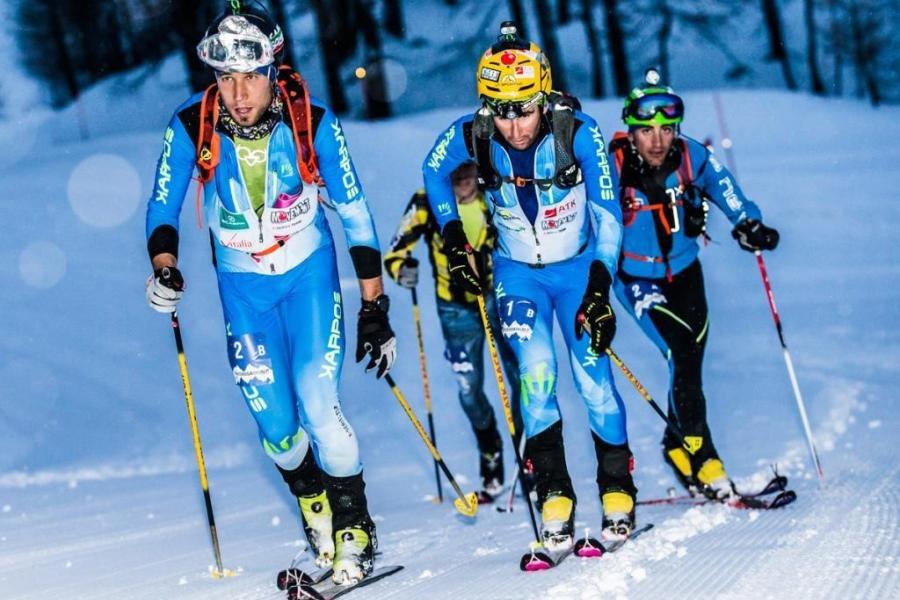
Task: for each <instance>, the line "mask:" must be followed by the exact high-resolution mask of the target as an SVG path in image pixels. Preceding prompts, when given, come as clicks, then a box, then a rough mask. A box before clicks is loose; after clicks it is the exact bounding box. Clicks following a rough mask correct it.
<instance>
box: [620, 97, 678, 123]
mask: <svg viewBox="0 0 900 600" xmlns="http://www.w3.org/2000/svg"><path fill="white" fill-rule="evenodd" d="M683 119H684V102H682V100H681V98H679V97H678V96H676V95H675V94H668V93H667V94H647V95H646V96H641V97H639V98H635V99H634V100H631V101H630V102H628V104H626V105H625V108H623V109H622V120H623V121H625V124H626V125H642V124H647V123H659V124H660V125H671V124H674V123H680V122H681V121H682V120H683Z"/></svg>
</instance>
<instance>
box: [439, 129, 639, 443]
mask: <svg viewBox="0 0 900 600" xmlns="http://www.w3.org/2000/svg"><path fill="white" fill-rule="evenodd" d="M472 120H473V116H472V115H467V116H464V117H462V118H460V119H459V120H457V121H456V122H455V123H454V124H453V125H451V126H450V128H449V129H447V130H446V132H444V133H443V134H442V135H441V136H439V137H438V139H437V142H436V143H435V145H434V147H433V148H432V150H431V152H430V153H429V155H428V157H427V158H426V159H425V162H424V164H423V166H422V169H423V171H424V177H425V187H426V190H427V193H428V198H429V201H430V202H431V206H432V210H433V212H434V214H435V216H436V218H437V220H438V224H439V225H440V227H441V228H442V229H443V227H444V225H446V223H447V222H449V221H450V220H453V219H457V218H458V213H457V210H456V203H455V201H454V196H453V189H452V186H451V182H450V173H451V172H452V171H453V170H454V169H456V168H457V167H458V166H459V165H460V164H462V163H463V162H466V161H470V160H472V156H471V155H470V154H469V151H468V149H467V146H466V142H465V138H466V136H467V135H470V128H471V123H472ZM490 147H491V155H492V159H493V163H494V165H495V168H496V170H497V172H498V174H499V175H500V176H501V177H503V178H504V183H502V184H501V187H500V189H498V190H495V191H488V193H487V197H488V199H489V202H490V205H491V213H492V218H493V223H494V225H495V226H496V228H497V235H498V239H497V247H496V249H495V251H494V254H493V260H494V285H495V292H496V298H497V310H498V312H499V316H500V322H501V330H502V333H503V337H504V340H505V341H506V342H507V343H509V344H510V346H511V347H512V349H513V351H514V352H515V354H516V358H517V360H518V363H519V371H520V375H521V391H522V394H521V403H522V418H523V421H524V426H525V433H526V435H527V436H528V437H529V438H531V437H534V436H535V435H537V434H539V433H541V432H542V431H545V430H546V429H547V428H549V427H550V426H552V425H553V424H554V423H556V422H558V421H559V420H560V417H561V416H560V411H559V405H558V403H557V398H556V382H557V363H556V354H555V351H554V347H553V339H552V331H553V327H552V319H553V312H554V311H555V312H556V315H557V319H558V322H559V324H560V328H561V329H562V331H563V336H564V338H565V341H566V346H567V347H568V349H569V360H570V363H571V366H572V372H573V375H574V377H575V383H576V387H577V389H578V392H579V394H580V395H581V397H582V398H583V399H584V401H585V403H586V405H587V407H588V413H589V420H590V426H591V429H592V430H593V432H594V433H596V434H597V435H598V436H599V437H601V438H602V439H603V440H604V441H606V442H607V443H610V444H615V445H619V444H624V443H625V442H626V441H627V435H626V431H625V410H624V407H623V405H622V400H621V398H620V397H619V394H618V392H617V391H616V388H615V385H614V384H613V380H612V375H611V372H610V367H609V360H608V359H607V357H606V356H598V355H596V354H595V353H593V351H591V350H590V341H589V339H588V336H585V337H583V338H582V339H581V340H580V341H579V340H576V339H575V332H574V323H575V313H576V311H577V310H578V307H579V305H580V303H581V298H582V295H583V294H584V290H585V287H586V285H587V277H588V270H589V267H590V264H591V262H592V261H593V260H599V261H601V262H603V264H604V265H605V266H606V268H607V269H608V270H609V272H610V274H611V275H613V276H615V273H616V266H617V261H618V256H619V247H620V244H621V238H622V217H621V210H620V207H619V204H618V200H617V194H616V190H617V182H616V178H615V172H614V170H613V169H612V168H611V165H610V162H609V158H608V155H607V151H606V144H605V142H604V139H603V134H602V133H601V132H600V128H599V126H598V125H597V123H596V122H595V121H594V119H593V118H591V117H589V116H588V115H585V114H584V113H581V112H576V113H575V133H574V139H573V150H574V154H575V160H576V162H577V164H578V167H579V168H580V170H581V175H582V181H581V182H580V183H578V184H577V185H575V186H574V187H572V188H569V189H563V188H560V187H557V186H556V185H555V184H554V185H550V186H543V187H546V188H547V189H541V187H542V186H540V185H538V184H536V183H533V182H532V183H525V184H524V185H516V183H513V182H512V181H511V180H513V179H514V178H516V177H520V178H525V179H549V178H552V177H553V176H554V174H555V171H556V160H555V150H554V137H553V134H552V132H551V131H550V128H549V125H548V119H547V118H546V117H545V118H544V119H542V124H541V129H540V131H539V133H538V137H537V140H536V141H535V143H534V144H532V145H531V147H529V148H528V149H526V150H521V151H519V150H515V149H514V148H512V147H510V146H509V145H508V144H506V143H505V142H504V141H503V140H502V138H501V137H500V136H499V135H495V136H494V138H493V140H492V141H491V145H490Z"/></svg>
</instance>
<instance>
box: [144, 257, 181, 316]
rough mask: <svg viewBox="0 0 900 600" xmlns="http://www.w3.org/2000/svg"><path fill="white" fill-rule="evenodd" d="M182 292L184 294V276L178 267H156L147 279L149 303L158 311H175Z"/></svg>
mask: <svg viewBox="0 0 900 600" xmlns="http://www.w3.org/2000/svg"><path fill="white" fill-rule="evenodd" d="M182 294H184V278H183V277H182V276H181V271H179V270H178V268H177V267H163V268H162V269H156V270H155V271H153V275H151V276H150V278H149V279H147V303H148V304H149V305H150V308H152V309H153V310H155V311H157V312H161V313H173V312H175V308H176V305H177V304H178V301H179V300H181V295H182Z"/></svg>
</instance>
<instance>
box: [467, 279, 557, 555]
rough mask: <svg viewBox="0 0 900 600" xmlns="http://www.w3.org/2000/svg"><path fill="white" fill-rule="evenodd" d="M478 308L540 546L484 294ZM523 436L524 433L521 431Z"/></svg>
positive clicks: (523, 488)
mask: <svg viewBox="0 0 900 600" xmlns="http://www.w3.org/2000/svg"><path fill="white" fill-rule="evenodd" d="M478 310H479V312H480V313H481V324H482V326H483V327H484V337H485V338H487V342H488V350H489V353H490V355H491V364H492V365H493V367H494V377H495V378H496V379H497V390H498V391H499V392H500V403H501V404H502V405H503V414H504V416H505V417H506V426H507V427H509V437H510V439H511V440H512V446H513V451H515V453H516V466H517V467H518V469H519V479H520V481H521V483H522V490H523V491H524V492H525V504H527V505H528V515H529V516H530V517H531V529H532V530H533V531H534V539H535V543H536V544H537V545H538V546H542V545H543V544H542V542H541V535H540V534H539V533H538V527H537V521H536V520H535V517H534V507H533V506H531V496H530V495H529V494H530V492H531V490H529V489H528V484H527V483H526V481H525V463H524V461H523V460H522V453H521V452H519V447H518V446H517V445H516V424H515V421H513V414H512V406H511V405H510V403H509V395H508V394H507V393H506V385H505V384H504V382H503V371H502V370H501V369H500V356H499V355H498V354H497V344H496V343H495V341H494V334H493V333H491V324H490V321H488V316H487V308H485V306H484V295H483V294H479V295H478ZM523 437H524V433H523Z"/></svg>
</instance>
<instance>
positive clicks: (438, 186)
mask: <svg viewBox="0 0 900 600" xmlns="http://www.w3.org/2000/svg"><path fill="white" fill-rule="evenodd" d="M472 118H473V115H466V116H464V117H461V118H460V119H458V120H457V121H456V122H455V123H453V125H451V126H450V128H449V129H447V131H445V132H444V133H442V134H441V135H440V136H439V137H438V139H437V141H435V143H434V146H433V147H432V148H431V151H430V152H429V153H428V156H427V157H426V158H425V162H424V163H423V164H422V175H423V177H424V179H425V193H426V194H427V195H428V202H429V203H430V204H431V212H432V213H434V216H435V219H436V220H437V223H438V227H439V228H440V230H441V231H443V230H444V225H446V224H447V223H448V222H450V221H452V220H454V219H459V212H458V211H457V210H456V196H454V195H453V184H452V183H451V182H450V174H451V173H452V172H453V171H454V170H456V168H457V167H459V165H461V164H463V163H464V162H466V161H469V160H471V159H472V157H471V156H470V155H469V150H468V149H467V148H466V141H465V139H464V134H463V125H464V124H465V123H466V122H468V121H471V120H472Z"/></svg>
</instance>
